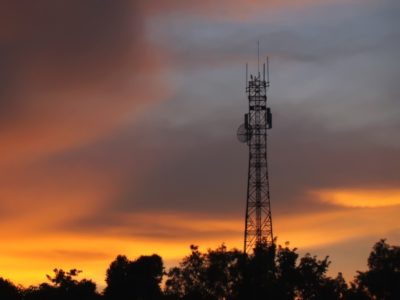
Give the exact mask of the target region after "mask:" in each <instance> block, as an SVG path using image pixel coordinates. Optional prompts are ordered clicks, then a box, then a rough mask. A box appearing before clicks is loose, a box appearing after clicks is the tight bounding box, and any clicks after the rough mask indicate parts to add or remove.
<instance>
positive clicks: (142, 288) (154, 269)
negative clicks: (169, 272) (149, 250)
mask: <svg viewBox="0 0 400 300" xmlns="http://www.w3.org/2000/svg"><path fill="white" fill-rule="evenodd" d="M163 272H164V267H163V262H162V259H161V257H160V256H158V255H155V254H154V255H152V256H141V257H139V258H138V259H137V260H135V261H130V260H128V259H127V258H126V256H118V257H117V258H116V259H115V260H114V261H113V262H112V263H111V265H110V267H109V268H108V270H107V278H106V282H107V287H106V289H105V291H104V295H105V297H106V299H113V300H114V299H115V300H123V299H130V300H136V299H137V300H139V299H149V300H155V299H161V296H162V293H161V289H160V283H161V280H162V276H163V274H164V273H163Z"/></svg>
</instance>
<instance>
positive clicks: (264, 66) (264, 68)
mask: <svg viewBox="0 0 400 300" xmlns="http://www.w3.org/2000/svg"><path fill="white" fill-rule="evenodd" d="M263 81H265V63H264V64H263Z"/></svg>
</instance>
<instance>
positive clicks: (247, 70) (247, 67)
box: [246, 63, 249, 89]
mask: <svg viewBox="0 0 400 300" xmlns="http://www.w3.org/2000/svg"><path fill="white" fill-rule="evenodd" d="M248 73H249V66H248V64H247V63H246V89H247V84H248V81H249V80H248V78H249V77H248Z"/></svg>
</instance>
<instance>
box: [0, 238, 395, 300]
mask: <svg viewBox="0 0 400 300" xmlns="http://www.w3.org/2000/svg"><path fill="white" fill-rule="evenodd" d="M190 249H191V253H190V255H188V256H187V257H184V258H183V259H182V261H181V262H180V264H179V266H178V267H174V268H172V269H170V270H168V272H165V270H164V265H163V261H162V258H161V257H160V256H158V255H156V254H154V255H152V256H141V257H139V258H138V259H136V260H133V261H131V260H129V259H128V258H127V257H126V256H118V257H117V258H116V259H115V260H114V261H113V262H112V263H111V264H110V266H109V268H108V270H107V273H106V284H107V286H106V288H105V289H104V291H103V292H101V293H100V292H98V291H97V290H96V284H95V283H94V282H93V281H92V280H88V279H78V277H79V274H80V272H81V271H79V270H77V269H73V270H69V271H64V270H61V269H55V270H54V274H53V275H51V276H50V275H47V279H48V281H47V282H45V283H42V284H40V285H38V286H31V287H28V288H23V287H20V286H16V285H14V284H13V283H12V282H11V281H9V280H5V279H3V278H0V300H100V299H104V300H125V299H126V300H128V299H129V300H162V299H165V300H222V299H225V300H228V299H229V300H236V299H237V300H255V299H257V300H258V299H278V300H279V299H290V300H292V299H307V300H311V299H321V300H322V299H323V300H330V299H348V300H353V299H357V300H358V299H360V300H363V299H382V300H389V299H390V300H391V299H393V300H394V299H396V300H398V299H400V247H399V246H391V245H389V244H387V243H386V242H385V240H380V241H379V242H377V243H376V244H375V245H374V247H373V249H372V251H371V253H370V256H369V258H368V270H367V271H365V272H358V274H357V275H356V276H355V278H354V281H353V282H351V283H350V284H348V283H346V281H345V280H344V278H343V276H342V274H341V273H338V275H337V276H336V277H330V276H328V275H327V272H328V268H329V265H330V263H331V262H330V261H329V259H328V257H325V258H323V259H318V258H317V257H316V256H311V255H310V254H306V255H305V256H303V257H301V258H299V254H298V253H297V252H296V251H297V249H296V248H294V249H291V248H289V247H288V245H286V246H285V247H282V246H278V247H276V246H275V245H274V246H272V247H266V246H265V245H259V246H258V247H256V249H254V253H253V254H251V255H246V254H244V253H243V252H241V251H238V250H227V248H226V247H225V246H224V245H222V246H220V247H219V248H217V249H215V250H211V249H210V250H208V251H207V252H205V253H203V252H200V251H199V249H198V247H197V246H191V247H190Z"/></svg>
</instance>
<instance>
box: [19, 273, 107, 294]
mask: <svg viewBox="0 0 400 300" xmlns="http://www.w3.org/2000/svg"><path fill="white" fill-rule="evenodd" d="M53 271H54V275H53V276H50V275H47V279H48V280H49V281H50V282H51V284H48V283H42V284H41V285H39V286H38V287H30V288H28V289H26V290H25V292H24V297H23V299H26V300H39V299H40V300H53V299H57V300H76V299H81V300H95V299H99V297H100V296H99V295H98V294H97V293H96V284H95V283H94V282H93V281H91V280H87V279H82V280H80V281H78V280H77V279H75V278H76V277H78V275H79V273H81V272H82V271H79V270H77V269H71V270H70V271H67V272H65V271H64V270H62V269H54V270H53Z"/></svg>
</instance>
